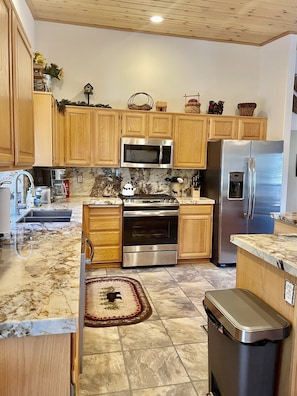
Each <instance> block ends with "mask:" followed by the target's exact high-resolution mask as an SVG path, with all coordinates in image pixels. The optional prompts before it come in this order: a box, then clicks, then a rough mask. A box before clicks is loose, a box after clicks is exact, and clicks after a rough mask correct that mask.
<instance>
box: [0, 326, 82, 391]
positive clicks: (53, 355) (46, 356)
mask: <svg viewBox="0 0 297 396" xmlns="http://www.w3.org/2000/svg"><path fill="white" fill-rule="evenodd" d="M74 339H75V335H73V334H70V333H69V334H55V335H41V336H35V337H34V336H28V337H11V338H4V339H1V340H0V348H1V354H0V367H1V370H0V379H1V380H0V395H3V396H15V395H22V396H35V395H36V396H37V395H40V396H41V395H42V396H70V389H71V382H72V383H73V387H74V388H76V390H77V394H78V384H77V383H76V384H75V378H78V376H77V375H74V373H73V370H74V366H75V363H74V360H75V359H76V357H74V355H73V352H72V349H73V346H74V345H73V343H74V342H73V341H74ZM73 358H74V360H73Z"/></svg>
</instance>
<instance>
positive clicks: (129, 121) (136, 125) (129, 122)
mask: <svg viewBox="0 0 297 396" xmlns="http://www.w3.org/2000/svg"><path fill="white" fill-rule="evenodd" d="M146 116H147V114H146V113H143V112H139V111H134V110H130V111H123V112H122V113H121V118H122V127H121V129H122V136H127V137H138V138H146V131H147V118H146Z"/></svg>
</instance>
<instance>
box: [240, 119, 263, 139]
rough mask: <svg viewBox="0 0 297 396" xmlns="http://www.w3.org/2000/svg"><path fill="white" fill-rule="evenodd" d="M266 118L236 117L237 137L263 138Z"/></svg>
mask: <svg viewBox="0 0 297 396" xmlns="http://www.w3.org/2000/svg"><path fill="white" fill-rule="evenodd" d="M266 130H267V118H264V117H263V118H262V117H238V139H243V140H265V139H266Z"/></svg>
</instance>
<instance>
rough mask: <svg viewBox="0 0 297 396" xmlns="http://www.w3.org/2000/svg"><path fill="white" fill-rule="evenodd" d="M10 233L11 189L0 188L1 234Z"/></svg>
mask: <svg viewBox="0 0 297 396" xmlns="http://www.w3.org/2000/svg"><path fill="white" fill-rule="evenodd" d="M9 232H10V188H4V187H1V188H0V234H6V233H9Z"/></svg>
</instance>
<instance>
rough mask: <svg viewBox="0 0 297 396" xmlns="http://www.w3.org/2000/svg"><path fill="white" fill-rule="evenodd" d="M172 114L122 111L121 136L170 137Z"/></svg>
mask: <svg viewBox="0 0 297 396" xmlns="http://www.w3.org/2000/svg"><path fill="white" fill-rule="evenodd" d="M172 120H173V116H172V114H167V113H160V112H154V113H148V112H144V111H142V112H141V111H135V110H130V111H122V112H121V129H122V136H123V137H136V138H143V139H147V138H155V139H172V136H173V128H172V123H173V121H172Z"/></svg>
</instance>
